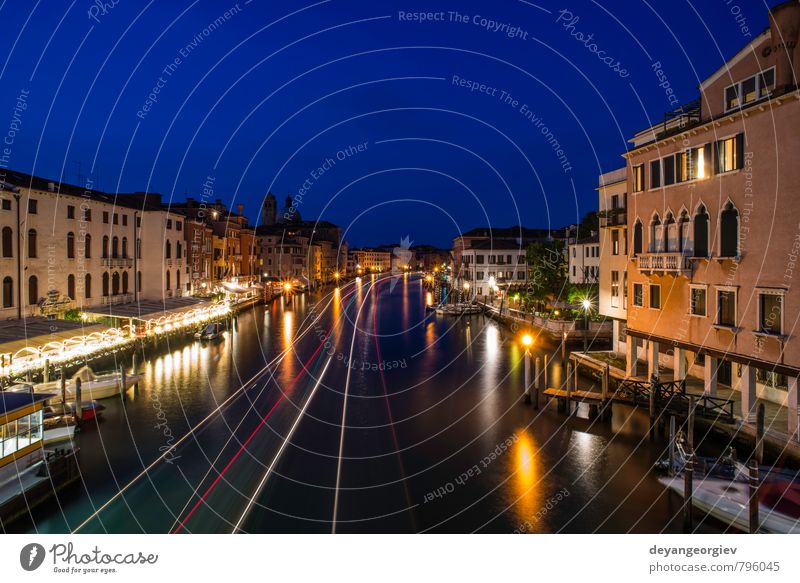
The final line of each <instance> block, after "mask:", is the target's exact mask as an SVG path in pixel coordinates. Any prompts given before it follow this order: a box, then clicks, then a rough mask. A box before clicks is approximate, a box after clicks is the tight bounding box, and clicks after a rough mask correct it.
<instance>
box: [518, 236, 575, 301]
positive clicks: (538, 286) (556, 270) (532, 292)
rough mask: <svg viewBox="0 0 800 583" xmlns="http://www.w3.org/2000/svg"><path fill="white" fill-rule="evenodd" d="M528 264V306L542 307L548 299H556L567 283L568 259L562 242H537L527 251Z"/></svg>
mask: <svg viewBox="0 0 800 583" xmlns="http://www.w3.org/2000/svg"><path fill="white" fill-rule="evenodd" d="M525 258H526V260H527V263H528V285H527V287H526V290H525V301H526V304H527V305H529V306H532V307H541V305H542V304H543V303H544V302H545V301H547V300H548V299H552V298H553V297H556V296H557V295H558V294H559V293H561V290H562V289H563V287H564V283H565V282H566V273H567V268H566V267H567V266H566V257H565V256H564V245H563V243H562V242H561V241H557V240H550V241H537V242H534V243H531V244H530V245H528V248H527V249H526V251H525Z"/></svg>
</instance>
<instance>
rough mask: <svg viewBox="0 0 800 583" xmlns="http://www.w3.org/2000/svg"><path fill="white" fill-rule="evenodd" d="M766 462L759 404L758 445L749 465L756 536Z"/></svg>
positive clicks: (751, 530)
mask: <svg viewBox="0 0 800 583" xmlns="http://www.w3.org/2000/svg"><path fill="white" fill-rule="evenodd" d="M763 461H764V403H759V405H758V411H757V413H756V445H755V448H754V449H753V455H752V457H751V458H750V464H749V466H750V467H749V470H750V471H749V484H750V500H749V507H750V524H749V526H750V534H755V533H757V532H758V530H759V528H760V527H761V525H760V524H759V523H760V519H759V516H758V487H759V484H760V482H761V476H760V475H759V473H760V467H761V463H762V462H763Z"/></svg>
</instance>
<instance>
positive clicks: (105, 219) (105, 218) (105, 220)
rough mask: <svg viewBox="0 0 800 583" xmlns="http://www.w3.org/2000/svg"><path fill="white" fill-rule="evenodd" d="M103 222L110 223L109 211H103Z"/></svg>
mask: <svg viewBox="0 0 800 583" xmlns="http://www.w3.org/2000/svg"><path fill="white" fill-rule="evenodd" d="M103 223H105V224H108V211H103Z"/></svg>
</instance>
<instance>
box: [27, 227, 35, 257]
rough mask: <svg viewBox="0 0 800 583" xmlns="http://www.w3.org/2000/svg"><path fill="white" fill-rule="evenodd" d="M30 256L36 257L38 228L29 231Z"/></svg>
mask: <svg viewBox="0 0 800 583" xmlns="http://www.w3.org/2000/svg"><path fill="white" fill-rule="evenodd" d="M28 257H34V258H35V257H36V229H30V230H29V231H28Z"/></svg>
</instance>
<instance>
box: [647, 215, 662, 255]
mask: <svg viewBox="0 0 800 583" xmlns="http://www.w3.org/2000/svg"><path fill="white" fill-rule="evenodd" d="M663 236H664V226H663V225H662V224H661V219H660V218H659V216H658V214H657V213H656V214H655V215H653V218H652V220H651V221H650V241H648V246H647V248H648V251H649V252H650V253H658V252H659V251H661V250H662V247H661V243H662V239H663Z"/></svg>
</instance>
